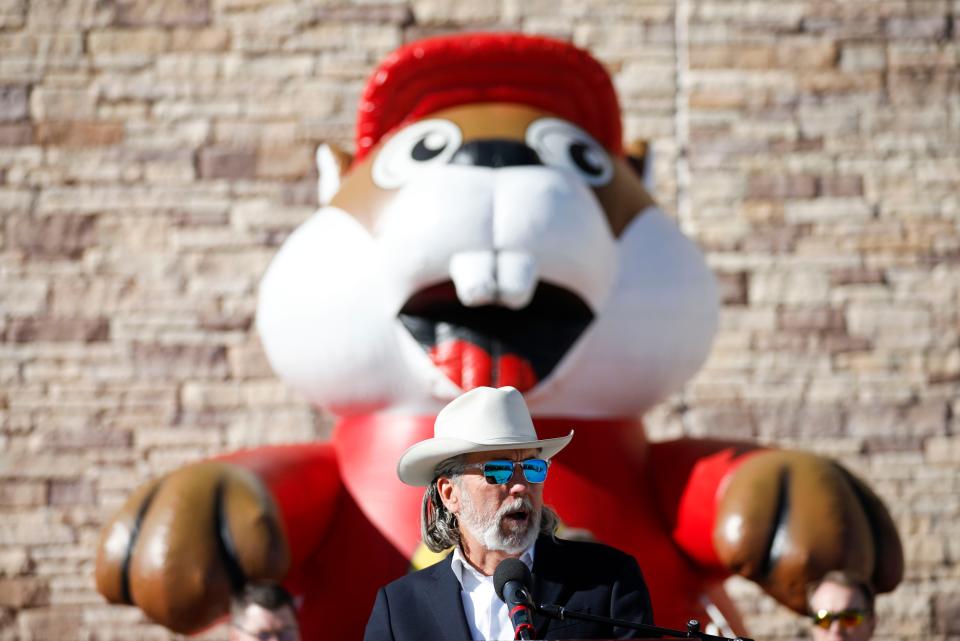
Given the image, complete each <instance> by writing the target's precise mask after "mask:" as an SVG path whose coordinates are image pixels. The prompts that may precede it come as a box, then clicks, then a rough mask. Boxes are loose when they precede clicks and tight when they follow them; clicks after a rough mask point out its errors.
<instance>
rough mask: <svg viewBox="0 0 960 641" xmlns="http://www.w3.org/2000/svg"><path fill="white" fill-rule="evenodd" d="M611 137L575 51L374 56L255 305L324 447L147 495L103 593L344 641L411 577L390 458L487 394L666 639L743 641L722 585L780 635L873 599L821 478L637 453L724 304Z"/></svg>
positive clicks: (890, 546)
mask: <svg viewBox="0 0 960 641" xmlns="http://www.w3.org/2000/svg"><path fill="white" fill-rule="evenodd" d="M621 135H622V133H621V124H620V113H619V108H618V103H617V97H616V94H615V93H614V90H613V86H612V84H611V81H610V78H609V76H608V74H607V73H606V71H605V70H604V68H603V67H602V66H601V65H600V64H599V63H598V62H597V61H596V60H594V59H593V58H592V57H591V56H590V55H589V54H588V53H587V52H585V51H583V50H581V49H578V48H576V47H573V46H571V45H569V44H566V43H563V42H560V41H556V40H551V39H548V38H542V37H534V36H525V35H516V34H475V35H458V36H448V37H438V38H432V39H428V40H424V41H421V42H415V43H413V44H410V45H407V46H404V47H403V48H401V49H399V50H398V51H396V52H394V53H393V54H391V55H390V56H389V57H388V58H387V59H386V60H385V61H384V62H383V63H382V64H381V65H380V67H379V68H378V69H377V70H376V71H375V72H374V74H373V76H372V77H371V79H370V81H369V84H368V86H367V87H366V89H365V91H364V94H363V96H362V99H361V101H360V106H359V113H358V123H357V137H356V157H355V158H353V159H350V158H349V157H347V156H346V155H345V154H343V153H342V152H336V151H334V150H332V149H330V148H322V149H321V151H320V152H319V153H318V159H319V161H320V165H321V184H320V194H321V201H322V206H321V207H320V209H319V210H318V211H317V212H316V214H315V215H313V216H312V217H311V218H310V219H309V220H307V221H306V222H305V223H304V224H303V225H302V226H301V227H300V228H298V229H297V230H296V231H295V232H294V233H293V234H292V235H291V236H290V238H289V239H288V240H287V241H286V243H285V244H284V245H283V246H282V248H281V249H280V251H279V252H278V254H277V256H276V258H275V260H274V261H273V263H272V264H271V265H270V267H269V269H268V271H267V273H266V275H265V276H264V279H263V283H262V286H261V291H260V298H259V307H258V319H257V322H258V328H259V331H260V334H261V336H262V341H263V345H264V348H265V350H266V353H267V355H268V357H269V359H270V362H271V364H272V365H273V367H274V368H275V370H276V371H277V373H278V374H279V375H280V376H281V377H282V378H283V379H284V380H285V381H287V382H288V383H289V384H290V385H292V386H293V387H294V388H296V389H297V390H299V391H300V392H301V393H302V394H304V395H305V396H306V397H307V398H308V399H309V400H310V402H312V403H314V404H315V405H317V406H318V407H324V408H327V409H329V410H331V411H332V412H334V413H335V414H336V415H337V416H338V417H339V418H338V423H337V425H336V427H335V430H334V433H333V437H332V440H331V441H330V442H328V443H310V444H300V445H290V446H281V447H262V448H257V449H254V450H249V451H243V452H238V453H234V454H230V455H226V456H223V457H220V458H218V459H216V460H214V461H206V462H200V463H195V464H192V465H188V466H186V467H184V468H182V469H180V470H178V471H175V472H173V473H171V474H168V475H166V476H164V477H163V478H160V479H157V480H154V481H151V482H149V483H147V484H146V485H145V486H143V487H142V488H140V489H139V490H137V491H136V492H135V493H134V495H132V496H131V497H130V499H129V501H128V503H127V504H126V506H125V507H124V508H122V509H121V510H120V512H119V513H117V514H116V515H115V516H114V517H113V519H112V520H111V522H110V523H108V524H107V525H106V526H105V528H104V530H103V535H102V541H101V545H100V549H99V553H98V559H97V568H96V578H97V585H98V588H99V590H100V592H101V593H102V594H103V595H104V596H106V597H107V599H109V600H110V601H111V602H115V603H130V604H135V605H137V606H139V607H140V608H142V610H143V611H144V612H145V613H146V614H147V615H149V616H150V617H151V618H152V619H154V620H156V621H158V622H160V623H161V624H163V625H165V626H167V627H169V628H171V629H173V630H176V631H180V632H193V631H197V630H200V629H203V628H205V627H207V626H210V625H211V624H213V623H215V622H217V621H218V620H220V619H221V618H222V617H223V615H224V614H225V613H226V611H227V608H228V604H229V596H230V594H231V592H232V591H234V590H236V589H237V588H238V587H239V586H241V585H243V583H244V582H245V581H250V580H263V579H273V580H278V581H282V582H283V583H284V585H285V586H286V587H287V588H288V589H290V590H291V591H292V592H293V593H294V594H295V595H297V596H298V598H299V602H300V608H299V612H300V614H299V616H300V621H301V624H302V631H303V637H304V638H305V639H314V638H317V639H319V638H327V639H333V638H336V639H359V638H360V637H361V636H362V633H363V628H364V625H365V623H366V620H367V617H368V615H369V612H370V608H371V606H372V604H373V598H374V595H375V592H376V590H377V588H378V587H379V586H381V585H383V584H384V583H386V582H388V581H390V580H392V579H394V578H396V577H397V576H399V575H401V574H402V573H404V572H407V571H409V569H410V567H411V565H412V564H413V565H416V564H418V563H420V562H421V558H420V557H419V556H418V546H419V545H420V530H419V525H418V517H419V511H420V500H421V490H420V489H418V488H413V487H409V486H406V485H403V484H402V483H400V481H399V480H398V479H397V476H396V463H397V460H398V458H399V456H400V453H401V452H403V450H405V449H406V448H407V447H408V446H409V445H411V444H412V443H414V442H416V441H419V440H422V439H424V438H427V437H429V436H432V433H433V432H432V430H433V421H434V417H435V415H436V412H437V411H438V410H439V409H440V408H442V407H443V406H444V405H445V404H446V403H448V402H449V401H450V400H451V399H452V398H454V397H456V396H457V395H458V394H461V393H462V392H463V391H464V390H468V389H471V388H474V387H476V386H480V385H489V386H503V385H512V386H514V387H517V388H518V389H520V390H521V391H523V392H524V395H525V398H526V400H527V403H528V405H529V407H530V409H531V412H532V413H533V415H534V417H535V421H536V429H537V432H538V434H539V435H540V437H541V438H549V437H556V436H561V435H566V434H567V433H568V432H569V431H570V430H571V429H573V430H575V431H576V437H575V438H574V439H573V441H572V443H571V445H570V446H569V447H567V448H566V449H565V450H564V451H563V452H562V453H561V454H560V455H558V456H557V458H556V459H555V460H554V465H553V466H552V467H551V471H550V477H551V478H550V483H548V484H547V486H546V493H545V501H546V502H547V503H548V504H550V505H552V506H553V507H554V508H555V509H556V511H557V512H558V513H559V515H560V517H561V518H562V519H563V521H564V525H565V526H566V527H568V528H570V529H571V530H575V531H576V532H577V533H578V535H580V536H591V537H594V538H596V539H597V540H600V541H603V542H605V543H608V544H610V545H613V546H616V547H619V548H621V549H623V550H626V551H628V552H630V553H631V554H633V555H635V556H636V558H637V559H638V560H639V562H640V566H641V567H642V569H643V572H644V575H645V577H646V579H647V582H648V584H649V586H650V592H651V595H652V598H653V606H654V614H655V619H656V622H657V623H658V624H659V625H663V626H669V627H681V628H682V627H683V626H684V624H685V622H686V621H687V620H688V619H690V618H699V619H700V620H701V621H714V622H716V623H718V624H719V629H720V630H721V631H725V632H731V631H735V632H740V631H741V630H740V628H741V624H740V622H739V619H738V617H737V616H736V612H735V611H734V609H733V608H732V605H731V603H730V601H729V599H728V598H727V597H726V596H725V594H724V592H723V589H722V586H721V582H722V581H723V579H724V578H726V577H727V576H730V575H731V574H732V573H736V574H740V575H742V576H744V577H747V578H749V579H751V580H753V581H755V582H757V583H758V584H759V585H760V586H762V587H763V589H764V590H766V591H767V592H768V593H769V594H771V595H772V596H773V597H774V598H776V599H777V600H779V601H780V602H781V603H784V604H786V605H787V606H789V607H791V608H793V609H795V610H797V611H802V610H804V607H805V595H804V589H805V584H806V583H807V582H808V581H809V580H811V579H814V578H815V577H818V576H819V575H821V574H823V573H824V572H826V571H827V570H830V569H834V568H843V569H847V570H849V571H851V572H853V573H854V574H856V575H858V576H860V577H863V578H865V579H868V580H870V581H871V582H872V583H873V584H874V586H875V587H876V588H877V589H878V590H880V591H889V590H891V589H893V588H894V586H895V585H896V584H897V583H898V582H899V580H900V578H901V575H902V572H903V556H902V550H901V545H900V541H899V539H898V536H897V533H896V530H895V528H894V525H893V523H892V521H891V518H890V516H889V514H888V513H887V511H886V510H885V509H884V507H883V505H882V504H881V502H880V501H879V500H878V498H877V497H876V496H875V495H874V493H873V492H871V491H870V490H869V489H868V488H867V487H866V486H865V485H864V484H863V483H862V482H861V481H859V480H858V479H857V478H855V477H854V476H853V475H851V474H850V473H849V472H847V471H846V470H845V469H843V468H842V467H840V466H839V465H837V464H836V463H834V462H833V461H831V460H829V459H827V458H822V457H819V456H814V455H811V454H807V453H802V452H785V451H778V450H772V449H762V448H758V447H756V446H751V445H748V444H743V443H725V442H719V441H708V440H692V439H682V440H679V441H673V442H665V443H651V442H648V441H647V439H646V436H645V434H644V426H643V422H642V419H641V415H642V413H643V412H644V411H645V410H647V409H649V408H650V407H651V406H653V405H654V404H655V403H657V402H658V401H660V400H662V399H663V398H665V397H666V396H667V395H668V394H670V393H671V392H674V391H676V390H677V389H679V388H680V386H681V385H682V384H683V383H685V382H686V381H687V380H688V379H689V378H690V377H691V376H692V375H693V374H694V373H695V372H696V371H697V370H698V368H699V367H700V366H701V365H702V363H703V361H704V359H705V358H706V356H707V353H708V351H709V348H710V344H711V341H712V338H713V334H714V332H715V329H716V323H717V317H718V309H719V304H718V296H717V291H716V287H715V284H714V281H713V279H712V277H711V274H710V273H709V271H708V269H707V267H706V264H705V262H704V259H703V257H702V255H701V254H700V253H699V251H698V250H697V249H696V247H695V246H694V245H693V244H692V243H691V242H690V241H689V240H688V239H687V238H685V237H684V236H683V235H682V234H681V232H680V231H679V230H678V228H677V226H676V225H675V224H674V223H673V222H672V221H671V220H670V219H669V218H668V217H667V216H665V215H664V214H663V213H662V212H661V211H660V210H659V209H658V208H657V206H656V204H655V203H654V202H653V200H652V198H651V196H650V194H649V193H648V190H647V189H646V188H645V186H644V182H643V179H642V176H641V175H640V172H638V170H637V166H638V163H636V162H632V161H631V159H630V158H628V157H627V156H626V155H625V154H624V147H623V143H622V139H621ZM338 170H342V172H341V171H338ZM341 173H342V177H341ZM562 535H563V534H562V533H561V536H562ZM424 616H429V613H425V614H424Z"/></svg>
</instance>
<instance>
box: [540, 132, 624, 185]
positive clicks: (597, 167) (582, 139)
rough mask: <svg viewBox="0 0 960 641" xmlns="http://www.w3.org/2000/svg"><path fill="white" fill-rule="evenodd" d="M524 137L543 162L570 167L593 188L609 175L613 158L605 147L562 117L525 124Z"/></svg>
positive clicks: (603, 182) (607, 178) (611, 170)
mask: <svg viewBox="0 0 960 641" xmlns="http://www.w3.org/2000/svg"><path fill="white" fill-rule="evenodd" d="M526 138H527V144H528V145H530V146H531V147H533V148H534V149H535V150H536V152H537V154H539V155H540V159H541V160H542V161H543V164H545V165H550V166H553V167H563V168H565V169H570V170H572V171H574V172H576V173H577V174H578V175H579V176H580V177H581V178H583V179H584V180H585V181H586V182H587V183H589V184H590V185H591V186H593V187H601V186H603V185H606V184H607V183H608V182H610V179H611V178H613V161H612V160H611V159H610V155H609V154H608V153H607V152H606V150H605V149H604V148H603V147H602V146H601V145H600V143H598V142H597V141H596V140H594V139H593V137H592V136H591V135H590V134H588V133H587V132H585V131H584V130H583V129H580V128H579V127H577V126H574V125H572V124H570V123H569V122H567V121H566V120H560V119H559V118H541V119H539V120H536V121H534V122H533V123H531V124H530V126H529V127H527V136H526Z"/></svg>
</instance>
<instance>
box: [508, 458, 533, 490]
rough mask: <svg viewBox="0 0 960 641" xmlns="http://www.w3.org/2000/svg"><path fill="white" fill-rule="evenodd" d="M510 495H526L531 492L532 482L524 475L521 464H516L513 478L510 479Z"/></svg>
mask: <svg viewBox="0 0 960 641" xmlns="http://www.w3.org/2000/svg"><path fill="white" fill-rule="evenodd" d="M509 485H510V494H526V493H527V492H528V491H529V490H530V482H529V481H527V478H526V477H525V476H524V475H523V468H521V467H520V464H519V463H517V464H514V466H513V476H511V477H510V481H509Z"/></svg>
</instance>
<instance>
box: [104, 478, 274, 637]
mask: <svg viewBox="0 0 960 641" xmlns="http://www.w3.org/2000/svg"><path fill="white" fill-rule="evenodd" d="M289 563H290V559H289V552H288V547H287V543H286V537H285V536H284V532H283V527H282V524H281V522H280V519H279V515H278V512H277V509H276V507H275V505H274V502H273V499H272V498H271V497H270V495H269V494H268V492H267V491H266V489H265V488H264V486H263V484H262V483H261V482H260V481H259V479H257V477H256V476H254V475H253V474H251V473H250V472H248V471H247V470H245V469H244V468H241V467H238V466H236V465H231V464H229V463H220V462H205V463H198V464H195V465H189V466H187V467H184V468H181V469H179V470H177V471H175V472H172V473H171V474H168V475H167V476H165V477H163V478H161V479H159V480H156V481H152V482H150V483H148V484H146V485H144V486H142V487H140V488H139V489H138V490H137V491H136V492H135V493H134V494H133V495H132V496H131V497H130V499H129V500H128V501H127V503H126V504H125V505H124V506H123V508H122V509H121V510H120V511H119V512H118V513H117V514H115V515H114V516H113V518H112V519H111V520H110V521H109V522H108V523H107V525H106V526H105V527H104V528H103V530H102V535H101V539H100V544H99V547H98V550H97V566H96V578H97V589H98V590H99V591H100V593H101V594H103V595H104V596H106V597H107V599H108V600H110V601H111V602H113V603H127V604H135V605H137V606H139V607H140V608H141V609H142V610H143V611H144V612H145V613H146V614H147V615H148V616H150V617H151V618H152V619H154V620H155V621H157V622H158V623H161V624H163V625H165V626H167V627H168V628H170V629H172V630H174V631H177V632H194V631H197V630H199V629H201V628H203V627H205V626H208V625H210V624H211V623H213V622H215V621H216V620H217V619H218V618H219V617H221V616H223V615H224V614H226V613H227V612H228V610H229V605H230V594H231V591H232V590H234V589H236V588H238V587H240V586H242V585H243V583H244V582H245V581H246V580H247V579H273V580H280V579H282V578H283V577H284V575H285V574H286V572H287V568H288V566H289Z"/></svg>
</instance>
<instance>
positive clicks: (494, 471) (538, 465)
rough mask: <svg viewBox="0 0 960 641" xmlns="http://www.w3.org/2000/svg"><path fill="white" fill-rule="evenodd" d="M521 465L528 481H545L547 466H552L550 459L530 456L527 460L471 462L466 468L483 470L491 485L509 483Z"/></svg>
mask: <svg viewBox="0 0 960 641" xmlns="http://www.w3.org/2000/svg"><path fill="white" fill-rule="evenodd" d="M517 465H519V466H520V469H521V470H522V471H523V478H525V479H526V480H527V483H543V482H544V481H545V480H546V478H547V468H549V467H550V461H546V460H544V459H542V458H528V459H527V460H525V461H508V460H505V459H504V460H499V459H498V460H496V461H486V462H484V463H471V464H469V465H464V466H463V469H465V470H481V471H482V472H483V478H485V479H486V480H487V483H489V484H490V485H503V484H504V483H509V482H510V479H512V478H513V471H514V469H515V468H516V466H517Z"/></svg>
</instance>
